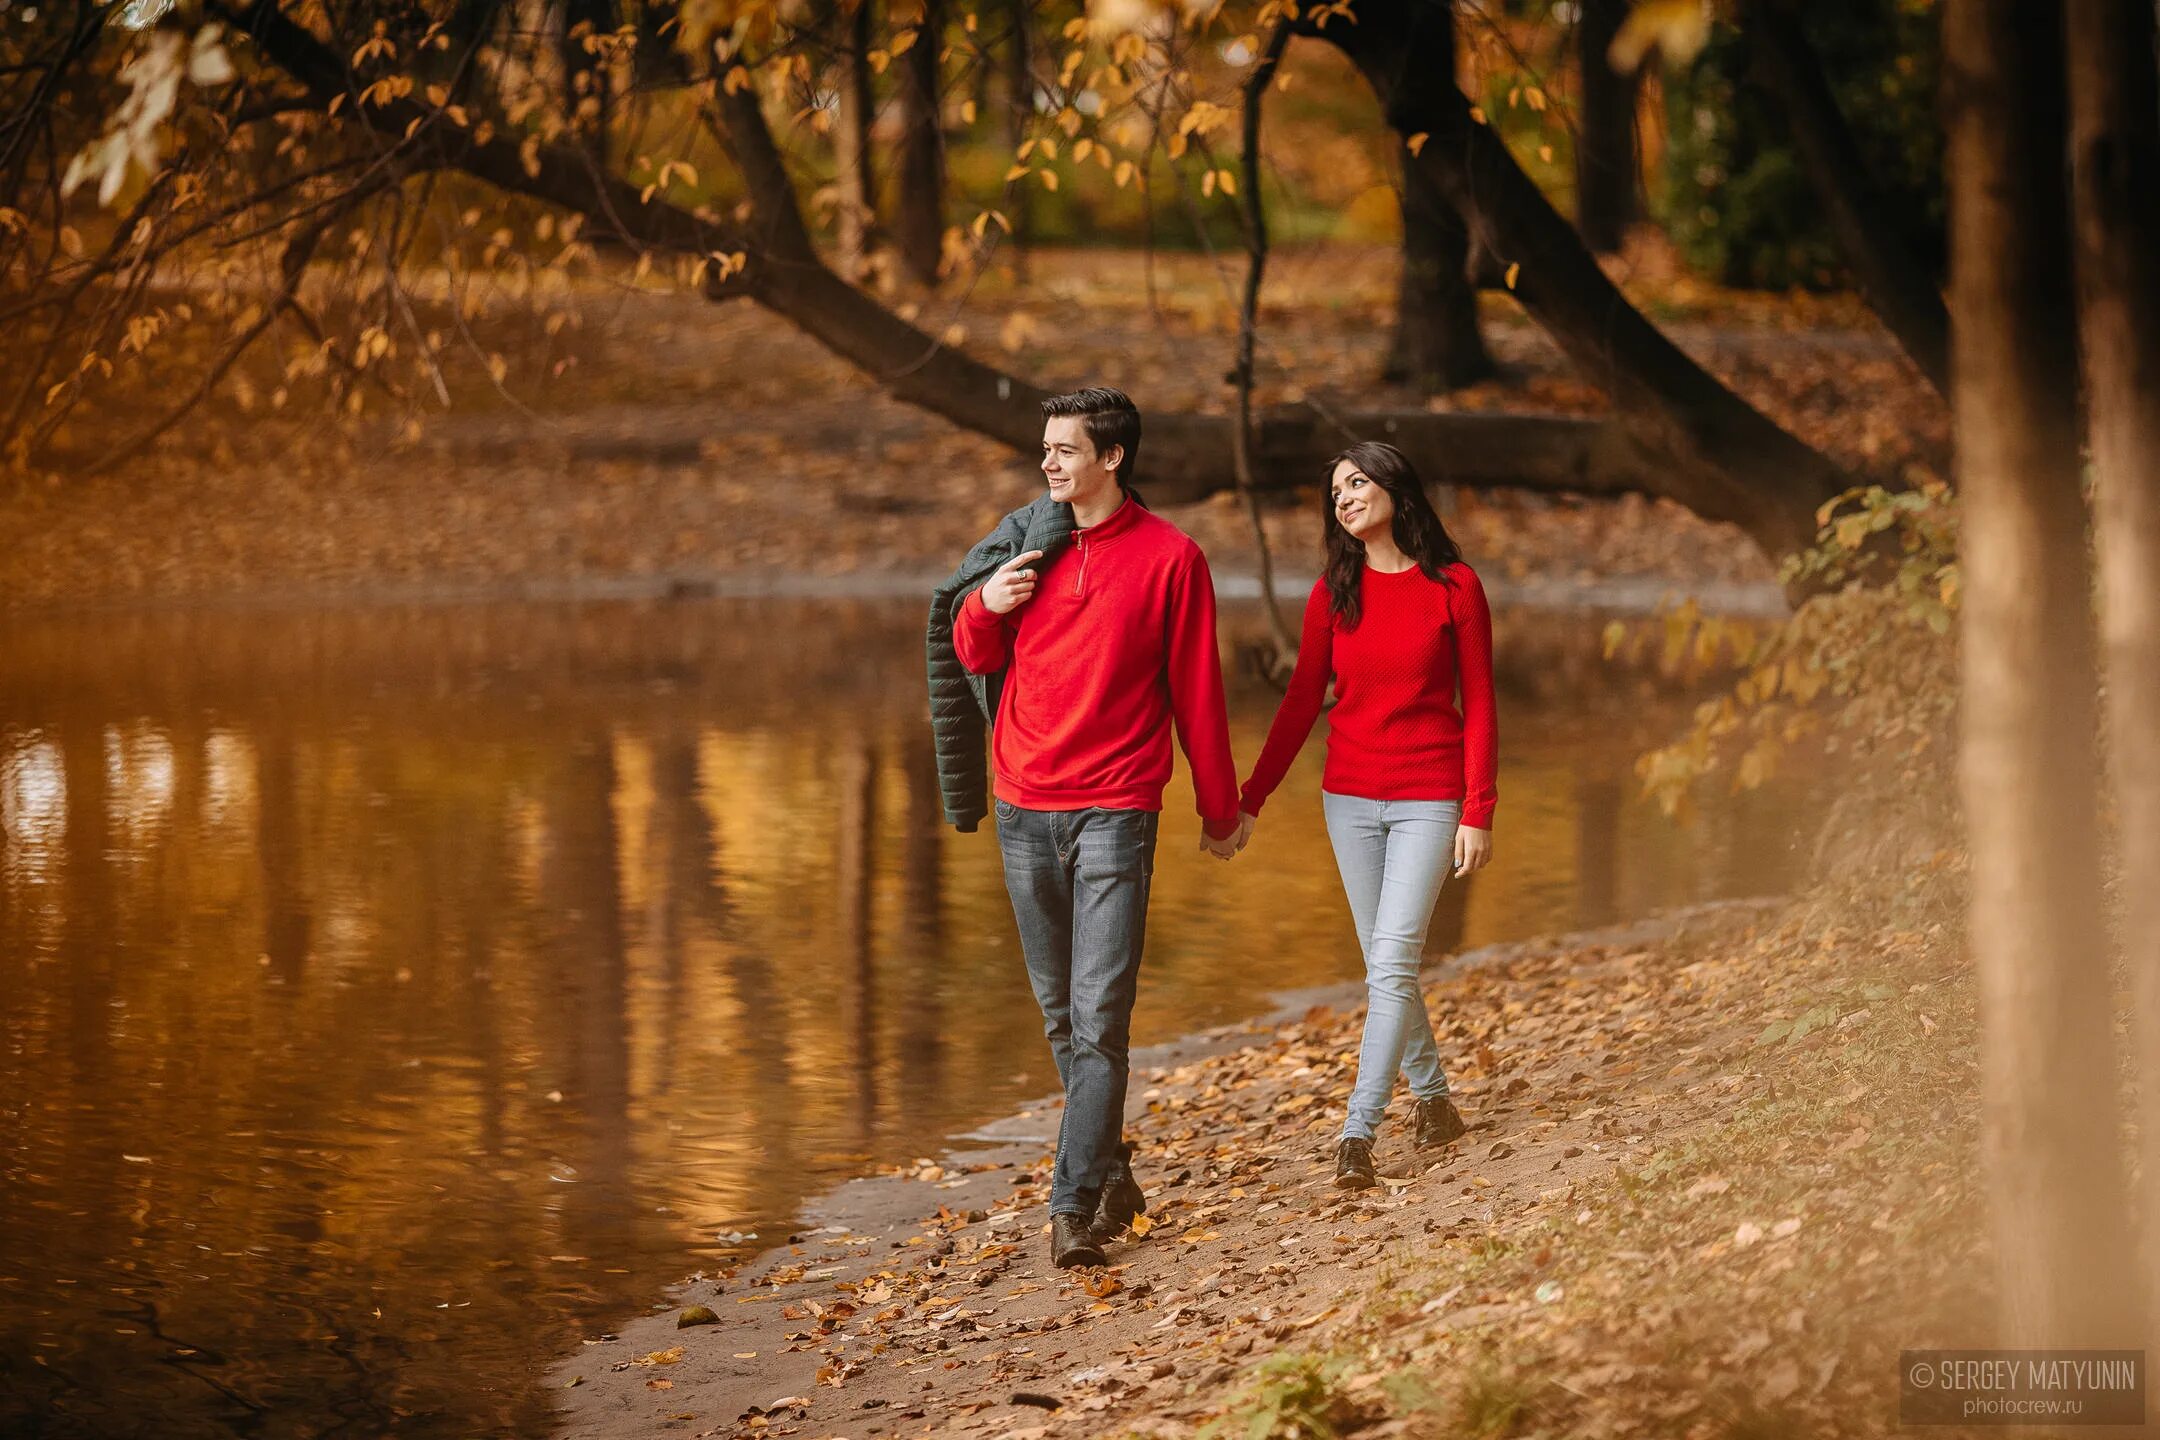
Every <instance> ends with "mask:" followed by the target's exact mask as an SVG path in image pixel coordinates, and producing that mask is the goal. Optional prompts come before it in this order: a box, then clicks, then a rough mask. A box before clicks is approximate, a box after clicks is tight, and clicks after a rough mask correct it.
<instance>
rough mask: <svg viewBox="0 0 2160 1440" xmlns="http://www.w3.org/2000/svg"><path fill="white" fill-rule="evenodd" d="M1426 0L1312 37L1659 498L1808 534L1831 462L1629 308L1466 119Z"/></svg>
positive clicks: (1839, 476) (1770, 539) (1765, 538)
mask: <svg viewBox="0 0 2160 1440" xmlns="http://www.w3.org/2000/svg"><path fill="white" fill-rule="evenodd" d="M1444 9H1445V7H1441V6H1433V5H1430V4H1411V3H1400V0H1398V3H1394V4H1371V5H1365V6H1361V7H1360V8H1359V11H1358V17H1359V18H1358V23H1357V24H1355V25H1340V24H1336V25H1329V26H1327V27H1326V28H1325V29H1317V28H1316V29H1314V30H1313V31H1312V32H1311V33H1313V34H1316V35H1318V36H1320V37H1321V38H1323V39H1326V40H1328V41H1330V42H1331V43H1333V44H1334V45H1336V46H1337V47H1338V48H1340V49H1341V50H1342V51H1343V53H1344V54H1345V55H1346V56H1348V57H1349V59H1350V60H1351V62H1352V63H1353V64H1355V65H1356V66H1357V68H1358V70H1359V72H1360V73H1361V74H1363V75H1364V76H1365V79H1366V82H1367V83H1368V84H1370V85H1371V86H1372V88H1373V91H1374V93H1375V94H1376V95H1378V96H1379V98H1380V102H1381V106H1382V108H1383V109H1384V110H1385V112H1386V114H1387V118H1388V123H1389V124H1390V125H1392V126H1393V127H1394V128H1395V129H1396V130H1397V131H1398V132H1399V133H1401V134H1402V135H1403V136H1404V137H1405V138H1406V139H1407V138H1408V137H1411V136H1414V135H1420V134H1422V135H1424V136H1425V137H1426V139H1425V141H1424V143H1423V145H1422V147H1421V148H1420V149H1419V151H1418V153H1417V154H1416V155H1415V156H1408V155H1407V150H1406V158H1405V162H1404V163H1406V164H1412V165H1419V166H1423V167H1425V169H1426V170H1427V172H1428V173H1429V174H1430V176H1431V178H1432V179H1433V180H1434V182H1435V183H1436V184H1437V185H1438V187H1439V189H1440V191H1441V193H1442V194H1444V195H1445V196H1446V197H1447V199H1448V201H1449V203H1450V204H1452V205H1453V206H1454V207H1455V210H1456V213H1457V214H1460V215H1462V216H1463V217H1464V218H1465V219H1466V220H1467V221H1469V223H1470V226H1471V230H1472V232H1473V234H1474V235H1475V236H1476V237H1477V238H1478V240H1479V241H1480V242H1481V243H1482V244H1483V245H1484V246H1485V248H1486V249H1488V250H1490V251H1491V252H1492V253H1493V255H1494V256H1495V257H1496V258H1497V259H1498V260H1499V261H1500V262H1502V264H1503V265H1504V266H1505V267H1506V268H1507V269H1508V270H1509V271H1511V272H1512V273H1513V275H1514V284H1513V286H1512V287H1511V290H1512V293H1513V294H1514V295H1515V297H1516V298H1517V299H1518V300H1520V301H1521V302H1522V305H1523V308H1524V309H1525V310H1527V311H1528V312H1529V313H1530V316H1531V318H1532V319H1534V320H1536V321H1537V322H1538V324H1539V325H1540V326H1542V327H1543V328H1544V330H1545V331H1546V333H1547V334H1549V335H1550V336H1551V337H1552V338H1553V340H1554V342H1555V343H1556V344H1558V345H1559V347H1560V349H1561V350H1562V351H1563V352H1564V353H1565V354H1566V355H1567V357H1568V359H1569V360H1571V361H1572V362H1573V363H1574V364H1575V366H1576V367H1577V369H1579V370H1580V371H1581V372H1582V373H1583V375H1584V376H1585V378H1587V379H1589V380H1590V381H1591V382H1592V383H1593V384H1596V385H1598V386H1600V387H1601V388H1603V389H1604V391H1605V393H1606V394H1607V395H1608V396H1609V397H1610V398H1611V400H1612V404H1613V409H1614V412H1615V414H1616V415H1617V416H1619V417H1620V421H1621V423H1622V424H1623V425H1625V426H1627V427H1628V429H1629V430H1630V432H1631V433H1632V434H1634V435H1635V437H1636V438H1637V439H1638V441H1639V442H1640V444H1641V445H1642V448H1643V450H1644V452H1645V453H1646V454H1648V455H1655V456H1657V457H1658V458H1659V461H1660V463H1661V464H1663V466H1664V467H1665V469H1666V472H1667V473H1666V474H1665V476H1664V477H1663V478H1664V483H1665V485H1666V487H1667V489H1666V492H1665V493H1666V494H1668V495H1669V496H1671V497H1672V498H1674V499H1677V500H1679V501H1680V502H1681V503H1682V504H1684V505H1686V506H1688V508H1690V509H1692V510H1695V511H1696V512H1697V513H1699V514H1704V515H1714V516H1717V517H1718V518H1722V519H1728V520H1734V521H1736V522H1737V523H1739V524H1741V525H1742V526H1744V527H1745V528H1746V529H1747V531H1748V533H1749V534H1750V535H1753V536H1754V537H1756V539H1757V541H1758V542H1760V543H1761V544H1762V545H1763V546H1764V548H1765V549H1766V550H1767V551H1768V552H1769V553H1770V554H1772V555H1782V554H1784V553H1786V552H1788V551H1792V550H1797V549H1799V548H1801V547H1803V546H1805V545H1807V544H1808V543H1810V542H1811V541H1812V540H1813V539H1814V535H1815V520H1814V515H1815V509H1816V507H1817V506H1818V505H1820V504H1821V503H1822V502H1823V501H1825V500H1828V499H1829V498H1831V497H1832V496H1834V495H1837V494H1839V493H1840V492H1841V491H1843V490H1844V489H1845V488H1846V486H1847V485H1848V484H1849V483H1850V482H1849V478H1848V477H1847V476H1846V475H1845V473H1844V472H1843V471H1842V470H1840V469H1839V468H1838V467H1837V466H1836V465H1834V464H1832V463H1831V462H1830V461H1829V460H1827V459H1825V458H1824V457H1823V456H1822V455H1820V454H1818V453H1817V452H1816V451H1814V450H1813V449H1811V448H1809V447H1808V446H1807V445H1805V444H1803V443H1801V442H1800V441H1799V440H1796V439H1794V438H1793V437H1792V436H1791V435H1788V434H1787V433H1785V431H1783V430H1781V429H1779V428H1778V427H1777V426H1776V425H1775V424H1773V423H1772V422H1771V421H1769V420H1768V419H1766V418H1764V417H1763V416H1762V415H1761V414H1760V413H1758V412H1757V411H1756V410H1755V409H1753V408H1752V407H1751V406H1749V405H1748V404H1747V402H1746V401H1744V400H1742V399H1740V397H1739V396H1737V395H1735V394H1733V393H1732V392H1731V391H1730V390H1728V389H1726V388H1725V387H1724V386H1723V385H1721V384H1719V383H1718V382H1717V381H1716V380H1715V379H1713V378H1712V377H1711V376H1710V375H1709V374H1707V373H1706V372H1705V371H1704V370H1703V369H1702V368H1701V367H1700V366H1698V365H1697V364H1696V363H1695V362H1694V361H1693V360H1691V359H1689V358H1688V357H1687V355H1686V354H1685V353H1683V352H1682V351H1681V350H1680V349H1679V347H1677V346H1675V345H1674V344H1673V343H1672V342H1671V341H1670V340H1668V339H1666V338H1665V336H1664V335H1663V334H1661V333H1660V332H1659V331H1658V329H1657V327H1655V326H1654V325H1652V324H1651V323H1650V322H1649V321H1648V320H1646V319H1644V318H1643V316H1642V314H1641V313H1640V312H1639V311H1637V310H1636V309H1635V308H1634V307H1633V306H1632V305H1630V304H1628V302H1627V299H1626V297H1624V296H1622V295H1621V294H1620V292H1619V290H1618V289H1617V288H1615V287H1614V285H1613V284H1612V282H1611V281H1610V280H1608V279H1607V278H1606V277H1605V273H1604V271H1602V270H1600V269H1599V268H1598V263H1597V260H1596V259H1595V258H1594V257H1593V256H1592V255H1591V254H1590V252H1589V250H1588V249H1586V248H1585V247H1584V246H1583V243H1582V240H1581V237H1580V236H1578V235H1577V234H1576V233H1575V229H1574V227H1573V226H1571V225H1570V224H1568V222H1567V221H1566V220H1565V219H1563V218H1562V217H1561V216H1560V214H1559V212H1558V211H1556V210H1554V209H1553V207H1552V205H1551V203H1550V202H1549V201H1547V200H1546V198H1545V196H1544V195H1543V193H1542V192H1540V191H1539V190H1538V188H1537V185H1536V183H1535V182H1533V181H1532V180H1531V179H1530V177H1529V176H1527V175H1525V174H1524V173H1523V172H1522V169H1521V167H1520V166H1518V165H1517V164H1516V163H1515V160H1514V157H1513V156H1511V155H1509V154H1508V152H1507V147H1506V146H1505V145H1503V144H1502V143H1501V141H1500V138H1499V137H1498V136H1497V135H1495V134H1494V133H1493V132H1492V130H1491V129H1489V128H1488V127H1487V126H1485V125H1484V124H1482V123H1480V122H1479V121H1477V120H1475V119H1473V118H1472V116H1471V113H1470V102H1469V101H1468V100H1467V99H1466V98H1465V97H1464V95H1463V93H1462V91H1461V90H1460V89H1458V88H1457V87H1455V86H1454V85H1435V84H1430V83H1426V80H1427V77H1429V76H1431V75H1432V74H1434V73H1436V72H1437V73H1440V74H1445V73H1447V70H1446V66H1447V63H1448V62H1447V57H1448V54H1449V53H1450V52H1449V50H1448V49H1446V48H1443V47H1444V46H1445V45H1446V43H1447V36H1448V34H1449V33H1450V32H1449V31H1448V30H1447V29H1445V28H1444V27H1442V26H1441V25H1440V24H1439V23H1438V20H1437V18H1436V12H1437V11H1440V10H1444Z"/></svg>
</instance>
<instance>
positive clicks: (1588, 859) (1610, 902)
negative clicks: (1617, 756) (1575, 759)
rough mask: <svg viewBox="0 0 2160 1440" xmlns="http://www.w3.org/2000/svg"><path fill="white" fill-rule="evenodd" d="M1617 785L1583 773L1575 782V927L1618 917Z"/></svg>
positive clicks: (1611, 779) (1613, 780)
mask: <svg viewBox="0 0 2160 1440" xmlns="http://www.w3.org/2000/svg"><path fill="white" fill-rule="evenodd" d="M1620 803H1621V787H1620V781H1619V780H1618V779H1616V778H1614V777H1612V776H1609V775H1605V774H1602V773H1599V772H1596V771H1585V772H1583V773H1582V774H1581V775H1579V776H1578V777H1577V778H1576V782H1575V826H1576V833H1577V834H1578V836H1579V837H1580V838H1579V839H1578V840H1577V842H1576V845H1575V923H1576V924H1577V925H1579V926H1582V927H1584V928H1585V929H1587V928H1589V927H1592V926H1596V925H1604V924H1607V923H1608V922H1610V921H1612V920H1613V919H1614V918H1616V917H1617V916H1618V915H1619V913H1620Z"/></svg>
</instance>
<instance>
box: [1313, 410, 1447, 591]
mask: <svg viewBox="0 0 2160 1440" xmlns="http://www.w3.org/2000/svg"><path fill="white" fill-rule="evenodd" d="M1345 460H1347V461H1349V462H1350V463H1351V464H1352V465H1355V466H1356V467H1357V468H1358V469H1359V470H1361V471H1363V472H1364V473H1365V478H1366V479H1368V480H1370V481H1372V482H1373V483H1374V484H1375V485H1378V486H1379V487H1380V488H1381V489H1382V490H1385V491H1387V493H1388V498H1389V499H1390V500H1393V501H1394V502H1395V525H1394V531H1395V544H1396V545H1397V546H1398V547H1399V548H1400V549H1401V550H1402V552H1403V554H1405V555H1407V556H1409V557H1410V558H1411V559H1412V560H1413V561H1415V562H1417V567H1418V569H1420V570H1422V571H1424V572H1425V578H1426V579H1428V580H1438V581H1439V582H1440V583H1441V584H1443V585H1444V584H1446V583H1448V581H1447V576H1446V574H1445V573H1444V572H1445V571H1446V569H1447V567H1448V566H1450V565H1453V564H1455V563H1457V562H1458V561H1460V560H1461V559H1462V551H1461V550H1459V549H1457V548H1456V545H1455V541H1454V539H1453V538H1452V537H1451V536H1450V535H1449V534H1448V533H1447V526H1445V525H1443V524H1441V523H1440V514H1439V512H1438V511H1436V510H1434V509H1433V507H1432V501H1431V499H1430V498H1428V497H1427V496H1426V494H1425V485H1424V482H1422V481H1420V480H1419V479H1418V473H1417V469H1416V467H1415V466H1413V465H1411V463H1410V457H1409V456H1407V455H1405V454H1403V453H1402V451H1400V450H1398V449H1396V448H1395V447H1394V446H1393V445H1386V444H1383V443H1381V442H1380V441H1378V440H1360V441H1359V442H1358V443H1357V444H1355V445H1352V446H1351V447H1350V448H1349V449H1347V450H1345V451H1343V452H1342V453H1341V454H1340V455H1337V456H1336V457H1335V458H1334V459H1332V460H1330V461H1328V466H1327V477H1326V478H1325V479H1324V480H1323V481H1321V487H1320V501H1321V509H1322V519H1321V522H1320V523H1321V527H1322V531H1323V533H1324V535H1325V537H1326V544H1327V586H1328V600H1329V602H1330V603H1331V604H1332V605H1333V607H1334V610H1335V613H1336V614H1337V615H1338V616H1340V617H1341V618H1342V622H1343V628H1344V629H1345V630H1355V629H1356V628H1357V623H1358V617H1359V610H1360V608H1361V607H1360V605H1359V603H1358V596H1359V594H1360V589H1359V580H1360V577H1361V576H1362V574H1363V573H1364V569H1365V542H1364V541H1362V540H1360V539H1358V538H1357V537H1356V536H1354V535H1352V534H1351V533H1350V532H1349V531H1348V530H1345V529H1343V526H1342V521H1340V520H1338V519H1336V518H1335V497H1334V494H1333V493H1332V492H1333V490H1334V487H1335V471H1336V470H1337V469H1338V468H1339V467H1340V466H1341V465H1342V463H1343V462H1344V461H1345Z"/></svg>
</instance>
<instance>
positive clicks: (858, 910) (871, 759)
mask: <svg viewBox="0 0 2160 1440" xmlns="http://www.w3.org/2000/svg"><path fill="white" fill-rule="evenodd" d="M837 770H838V774H837V777H836V778H837V780H838V783H839V788H840V805H839V815H838V823H837V825H836V831H837V834H836V835H835V837H834V838H835V840H836V842H837V843H836V850H837V853H836V855H835V856H834V863H833V869H834V877H835V880H836V882H837V883H836V887H835V888H836V891H837V906H836V908H837V909H838V912H839V914H838V919H839V922H840V925H839V930H840V949H841V955H842V958H843V961H844V963H845V965H846V972H845V979H844V982H843V985H844V988H843V1001H842V1013H843V1017H844V1018H843V1020H842V1027H843V1030H844V1032H845V1034H846V1036H847V1041H846V1050H847V1054H848V1057H849V1062H850V1068H851V1070H852V1071H853V1074H854V1080H855V1097H854V1104H853V1106H852V1107H851V1112H850V1129H851V1131H852V1134H851V1138H852V1140H853V1141H854V1143H855V1145H856V1147H857V1148H858V1149H861V1150H868V1149H870V1147H871V1142H872V1141H873V1140H874V1139H875V1137H876V1135H877V1112H878V1086H877V1048H878V1047H877V974H876V953H875V946H874V944H873V943H872V933H873V929H872V925H871V902H872V900H873V899H874V898H875V896H874V891H875V889H876V883H877V875H876V856H877V779H878V775H877V752H876V751H875V750H873V749H872V748H871V745H870V742H869V740H868V739H866V738H863V737H861V736H855V737H851V738H850V739H849V740H848V741H847V742H846V744H845V746H844V747H843V749H842V751H841V754H840V757H839V763H838V766H837Z"/></svg>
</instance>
